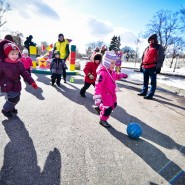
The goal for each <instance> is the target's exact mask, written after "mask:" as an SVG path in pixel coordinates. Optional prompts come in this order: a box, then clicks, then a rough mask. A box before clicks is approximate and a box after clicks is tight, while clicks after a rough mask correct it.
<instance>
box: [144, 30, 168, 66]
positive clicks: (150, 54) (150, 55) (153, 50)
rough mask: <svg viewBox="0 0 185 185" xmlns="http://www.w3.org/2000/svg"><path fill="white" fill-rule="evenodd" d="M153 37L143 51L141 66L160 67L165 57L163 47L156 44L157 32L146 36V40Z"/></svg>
mask: <svg viewBox="0 0 185 185" xmlns="http://www.w3.org/2000/svg"><path fill="white" fill-rule="evenodd" d="M151 39H154V43H153V44H151V45H150V46H148V47H147V48H146V49H145V51H144V52H143V56H142V63H141V67H142V68H147V69H148V68H156V69H161V67H162V66H163V61H164V58H165V54H164V48H163V47H162V46H161V45H160V44H158V41H157V34H153V35H151V36H150V37H149V38H148V42H149V41H150V40H151Z"/></svg>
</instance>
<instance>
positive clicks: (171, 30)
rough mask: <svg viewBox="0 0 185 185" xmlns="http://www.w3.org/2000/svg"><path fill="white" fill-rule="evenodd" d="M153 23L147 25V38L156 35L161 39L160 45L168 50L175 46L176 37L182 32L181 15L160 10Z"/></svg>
mask: <svg viewBox="0 0 185 185" xmlns="http://www.w3.org/2000/svg"><path fill="white" fill-rule="evenodd" d="M150 22H151V23H149V24H147V25H146V28H147V31H146V34H145V36H147V37H148V36H149V35H151V34H154V33H156V34H157V35H158V37H159V42H160V44H161V45H162V46H163V47H164V49H165V50H166V49H167V47H168V46H169V45H172V44H174V37H175V36H177V35H178V34H179V31H180V23H181V20H180V14H179V12H171V11H169V10H160V11H158V12H157V13H156V15H154V17H153V18H152V20H150Z"/></svg>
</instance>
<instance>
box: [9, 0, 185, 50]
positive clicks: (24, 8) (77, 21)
mask: <svg viewBox="0 0 185 185" xmlns="http://www.w3.org/2000/svg"><path fill="white" fill-rule="evenodd" d="M6 2H9V3H10V6H11V8H12V11H11V12H10V13H9V14H8V15H7V21H8V23H7V24H6V26H7V28H9V29H11V30H14V31H16V30H19V31H20V32H22V33H23V34H24V36H25V37H27V36H29V35H30V34H31V35H33V41H35V42H36V43H38V44H40V42H41V41H47V42H48V44H50V43H53V42H55V41H56V40H57V36H58V34H59V33H63V34H64V36H65V37H66V38H70V39H72V40H73V41H72V42H71V44H75V45H77V48H79V50H83V51H84V48H85V47H86V44H87V43H89V42H97V41H104V42H105V43H107V44H109V43H110V40H111V38H112V37H113V36H114V35H117V36H120V37H121V41H122V45H121V46H122V47H124V45H129V46H132V47H134V44H135V40H136V39H137V37H138V34H139V33H141V32H144V31H145V26H146V24H148V23H150V20H151V18H152V17H153V16H154V15H155V14H156V12H157V11H159V10H162V9H163V10H171V11H178V10H180V9H181V6H183V7H185V0H155V1H152V0H114V1H105V0H101V1H100V0H52V1H51V0H40V1H38V0H32V1H25V0H19V1H18V2H19V3H17V1H15V0H6ZM12 17H13V19H12Z"/></svg>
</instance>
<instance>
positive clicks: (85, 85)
mask: <svg viewBox="0 0 185 185" xmlns="http://www.w3.org/2000/svg"><path fill="white" fill-rule="evenodd" d="M91 85H93V86H94V85H95V83H87V82H85V83H84V86H83V87H82V88H81V90H80V94H81V95H85V92H86V90H87V89H88V88H89V87H90V86H91Z"/></svg>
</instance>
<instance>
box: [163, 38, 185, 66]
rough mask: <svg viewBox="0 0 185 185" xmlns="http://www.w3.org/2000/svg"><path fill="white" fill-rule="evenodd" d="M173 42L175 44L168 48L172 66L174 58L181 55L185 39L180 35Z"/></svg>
mask: <svg viewBox="0 0 185 185" xmlns="http://www.w3.org/2000/svg"><path fill="white" fill-rule="evenodd" d="M173 43H174V44H172V45H170V46H169V47H168V49H167V53H168V54H170V56H171V57H172V60H171V62H170V68H171V67H172V65H173V62H174V59H175V58H177V57H179V55H180V53H181V52H183V50H184V47H185V41H184V40H183V39H182V38H180V37H174V38H173Z"/></svg>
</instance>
